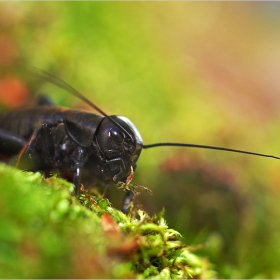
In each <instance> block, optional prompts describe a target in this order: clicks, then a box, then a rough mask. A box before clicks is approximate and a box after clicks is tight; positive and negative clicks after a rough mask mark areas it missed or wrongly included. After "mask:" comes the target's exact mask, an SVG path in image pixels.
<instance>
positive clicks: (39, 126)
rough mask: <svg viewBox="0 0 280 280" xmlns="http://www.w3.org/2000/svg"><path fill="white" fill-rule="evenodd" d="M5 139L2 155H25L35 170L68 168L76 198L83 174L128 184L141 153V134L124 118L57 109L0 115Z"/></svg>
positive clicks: (27, 110)
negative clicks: (91, 174)
mask: <svg viewBox="0 0 280 280" xmlns="http://www.w3.org/2000/svg"><path fill="white" fill-rule="evenodd" d="M111 119H112V120H114V121H116V122H117V123H118V124H119V125H121V126H122V127H123V128H124V129H125V131H126V132H127V135H126V134H125V133H124V132H123V131H121V129H120V128H119V127H117V126H116V125H115V124H114V123H112V122H111ZM1 135H2V138H1ZM0 138H1V149H2V152H5V149H4V147H7V152H8V153H19V152H20V150H22V151H23V152H22V153H23V155H28V157H30V158H32V160H34V159H35V160H36V166H35V168H36V169H40V168H41V169H46V168H58V169H59V168H62V167H65V168H68V169H69V170H70V171H71V172H73V173H74V182H75V186H76V190H75V192H76V193H77V192H78V186H79V182H80V177H81V171H82V169H83V168H89V169H91V170H90V172H93V173H94V174H98V175H99V176H100V177H101V179H103V180H105V181H106V180H107V181H109V180H111V181H113V182H115V183H117V182H119V181H124V182H125V180H126V179H127V177H129V175H130V173H131V170H132V169H135V167H136V161H137V159H138V158H139V155H140V152H141V149H142V139H141V136H140V134H139V132H138V130H137V129H136V127H135V126H134V125H133V124H132V123H131V122H130V121H129V120H128V119H127V118H125V117H120V116H111V117H110V120H109V119H107V118H106V117H104V116H100V115H96V114H93V113H89V112H84V111H78V110H69V109H64V108H57V107H52V106H38V107H35V108H25V109H18V110H14V111H12V112H8V113H4V114H2V115H0ZM34 164H35V163H34V162H33V165H34ZM29 169H32V168H29Z"/></svg>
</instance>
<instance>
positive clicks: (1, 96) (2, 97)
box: [0, 76, 28, 108]
mask: <svg viewBox="0 0 280 280" xmlns="http://www.w3.org/2000/svg"><path fill="white" fill-rule="evenodd" d="M27 99H28V91H27V88H26V86H25V84H24V83H23V82H22V81H21V80H20V79H18V78H17V77H13V76H8V77H4V78H2V79H0V103H2V104H4V105H6V106H7V107H12V108H13V107H17V106H20V105H23V104H24V103H26V101H27Z"/></svg>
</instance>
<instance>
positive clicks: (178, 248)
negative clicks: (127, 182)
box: [0, 165, 215, 279]
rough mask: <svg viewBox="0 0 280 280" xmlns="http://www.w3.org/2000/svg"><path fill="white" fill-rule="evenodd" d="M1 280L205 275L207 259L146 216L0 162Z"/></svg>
mask: <svg viewBox="0 0 280 280" xmlns="http://www.w3.org/2000/svg"><path fill="white" fill-rule="evenodd" d="M0 184H1V196H0V207H1V215H0V278H139V279H146V278H161V279H166V278H211V277H214V276H215V273H214V272H213V271H212V270H211V268H210V265H209V263H208V262H207V260H205V259H202V258H199V257H198V256H196V255H195V254H194V253H192V252H190V250H189V248H188V246H186V245H184V244H183V243H182V240H181V235H180V233H178V232H177V231H175V230H173V229H170V228H168V226H167V224H166V221H165V220H164V218H163V215H164V213H163V211H162V212H160V213H159V214H158V215H156V216H154V217H150V216H149V215H148V214H147V213H145V212H144V211H141V210H137V211H136V210H135V211H134V212H131V213H130V214H129V215H125V214H123V213H122V212H121V211H119V210H117V209H114V208H113V207H112V206H111V204H110V202H109V201H108V200H107V199H106V198H102V197H101V196H100V195H99V194H97V193H95V194H89V193H86V192H82V193H81V195H80V197H79V199H77V198H76V197H73V196H72V195H71V191H72V189H73V185H72V184H70V183H68V182H66V181H64V180H62V179H60V178H56V177H51V178H49V179H44V178H43V177H42V175H41V174H40V173H32V172H23V171H20V170H17V169H14V168H11V167H7V166H5V165H0Z"/></svg>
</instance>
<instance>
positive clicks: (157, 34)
mask: <svg viewBox="0 0 280 280" xmlns="http://www.w3.org/2000/svg"><path fill="white" fill-rule="evenodd" d="M279 12H280V3H279V2H144V3H142V2H110V3H108V2H1V3H0V103H1V105H0V109H1V110H4V109H5V108H15V107H18V106H20V105H23V104H24V103H26V102H27V101H28V100H30V99H32V98H34V95H35V94H38V93H45V94H47V95H48V96H49V97H50V98H51V99H52V100H53V101H54V102H55V104H57V105H59V106H66V107H71V108H83V109H89V108H88V106H86V105H85V104H84V103H83V102H82V101H80V100H78V99H77V98H75V97H73V96H71V95H70V94H69V93H67V92H65V91H63V90H61V89H59V88H57V87H55V86H54V85H51V84H49V83H46V81H42V80H39V79H38V78H34V77H32V75H30V74H29V73H28V71H27V68H28V67H30V66H35V67H38V68H41V69H44V70H47V71H49V72H51V73H53V74H55V75H56V76H58V77H60V78H62V79H63V80H64V81H66V82H67V83H69V84H70V85H71V86H73V87H75V88H76V89H78V90H79V91H80V92H82V93H83V94H84V95H85V96H87V97H88V98H89V99H91V100H92V101H93V102H94V103H95V104H97V105H98V106H99V107H100V108H102V109H103V110H104V111H105V112H107V113H108V114H118V115H123V116H126V117H128V118H129V119H130V120H131V121H132V122H133V123H134V124H135V125H136V127H137V128H138V129H139V131H140V133H141V135H142V138H143V141H144V143H145V144H148V143H154V142H164V141H173V142H185V143H194V144H205V145H214V146H222V147H228V148H235V149H242V150H249V151H253V152H260V153H266V154H274V155H276V156H277V155H278V156H280V147H279V145H278V143H279V141H280V113H279V109H280V79H279V73H280V52H279V50H280V33H279V28H280V18H279ZM279 170H280V161H277V160H274V159H266V158H261V157H254V156H249V155H242V154H234V153H228V152H222V151H209V150H199V149H189V148H185V149H184V148H181V149H180V148H170V147H165V148H155V149H149V150H143V152H142V155H141V157H140V160H139V162H138V168H137V172H136V175H135V177H134V182H135V183H137V184H139V185H143V186H145V187H148V188H150V189H151V190H152V191H153V195H152V196H149V195H148V194H146V193H145V192H144V191H142V194H141V195H140V196H139V197H138V202H139V204H140V205H141V207H142V208H143V209H145V210H147V211H148V212H149V213H150V214H151V215H152V214H154V213H156V212H158V211H160V210H161V209H162V208H165V211H166V215H165V217H166V219H167V222H168V224H169V226H170V227H173V228H175V229H176V230H178V231H180V232H181V233H182V234H183V237H184V241H185V243H187V244H189V245H197V244H203V246H201V248H200V250H199V251H198V253H199V254H201V255H202V256H205V257H207V258H208V259H209V260H210V261H211V262H212V263H213V268H214V269H215V270H217V271H218V276H219V277H220V278H280V269H279V263H280V236H279V232H280V224H279V219H280V207H279V202H278V201H279V199H280V172H279ZM106 195H108V197H110V199H111V200H112V201H113V204H114V206H116V207H120V205H121V196H122V195H123V193H122V192H121V191H117V190H116V189H115V188H114V186H112V188H111V190H109V191H108V194H107V193H106Z"/></svg>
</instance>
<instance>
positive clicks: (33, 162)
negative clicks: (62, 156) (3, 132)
mask: <svg viewBox="0 0 280 280" xmlns="http://www.w3.org/2000/svg"><path fill="white" fill-rule="evenodd" d="M39 136H41V140H42V155H41V157H40V158H39V155H38V153H36V144H37V140H38V138H39ZM54 154H55V146H54V140H53V137H52V134H51V131H50V129H49V128H48V126H47V124H45V123H43V124H41V125H40V126H39V127H37V128H36V129H35V130H34V132H33V134H32V135H31V137H30V139H29V141H28V142H26V144H25V145H24V146H23V148H22V149H21V151H20V153H19V155H18V158H17V163H16V166H18V165H19V163H20V161H21V159H22V157H24V159H25V160H27V164H28V165H27V169H31V170H32V169H34V168H32V167H33V166H34V167H36V169H38V167H39V166H38V165H39V164H42V160H43V159H45V160H46V161H48V162H51V161H52V160H53V158H54ZM25 164H26V163H25Z"/></svg>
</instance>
